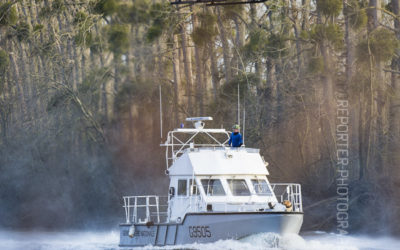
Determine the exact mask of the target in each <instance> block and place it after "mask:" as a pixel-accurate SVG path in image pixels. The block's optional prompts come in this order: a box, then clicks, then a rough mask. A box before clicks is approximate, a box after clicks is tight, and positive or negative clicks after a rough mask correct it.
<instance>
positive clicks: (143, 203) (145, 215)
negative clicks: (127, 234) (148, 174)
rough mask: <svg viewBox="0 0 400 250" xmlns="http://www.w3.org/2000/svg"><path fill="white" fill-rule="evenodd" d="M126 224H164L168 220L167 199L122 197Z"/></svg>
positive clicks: (153, 196) (155, 196) (159, 197)
mask: <svg viewBox="0 0 400 250" xmlns="http://www.w3.org/2000/svg"><path fill="white" fill-rule="evenodd" d="M123 198H124V206H123V207H124V208H125V216H126V223H143V224H145V223H148V222H157V223H160V222H166V221H167V218H168V213H167V211H168V197H167V196H157V195H147V196H124V197H123Z"/></svg>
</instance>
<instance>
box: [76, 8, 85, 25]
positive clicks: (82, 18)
mask: <svg viewBox="0 0 400 250" xmlns="http://www.w3.org/2000/svg"><path fill="white" fill-rule="evenodd" d="M87 18H88V15H87V14H86V13H85V12H83V11H79V12H78V13H76V14H75V17H74V24H81V23H82V22H84V21H85V20H87Z"/></svg>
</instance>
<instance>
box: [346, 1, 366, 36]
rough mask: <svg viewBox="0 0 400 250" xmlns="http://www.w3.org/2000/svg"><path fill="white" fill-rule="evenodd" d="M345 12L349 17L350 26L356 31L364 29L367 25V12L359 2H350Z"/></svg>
mask: <svg viewBox="0 0 400 250" xmlns="http://www.w3.org/2000/svg"><path fill="white" fill-rule="evenodd" d="M343 12H344V14H345V15H348V17H349V24H350V26H351V27H352V28H353V29H355V30H358V29H360V28H361V27H364V26H365V24H366V23H367V19H368V17H367V12H366V10H365V9H364V8H362V7H361V6H360V3H359V2H358V1H357V0H350V1H349V2H348V4H347V5H346V8H344V10H343Z"/></svg>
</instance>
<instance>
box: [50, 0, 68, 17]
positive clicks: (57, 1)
mask: <svg viewBox="0 0 400 250" xmlns="http://www.w3.org/2000/svg"><path fill="white" fill-rule="evenodd" d="M51 8H52V10H53V12H54V14H59V13H61V12H63V11H64V10H65V5H64V1H63V0H54V1H53V4H52V5H51Z"/></svg>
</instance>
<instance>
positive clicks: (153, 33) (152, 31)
mask: <svg viewBox="0 0 400 250" xmlns="http://www.w3.org/2000/svg"><path fill="white" fill-rule="evenodd" d="M161 34H162V28H161V27H160V26H158V25H153V26H151V27H150V28H149V29H148V31H147V34H146V38H147V41H149V42H153V41H155V40H156V39H157V38H158V37H160V36H161Z"/></svg>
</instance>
